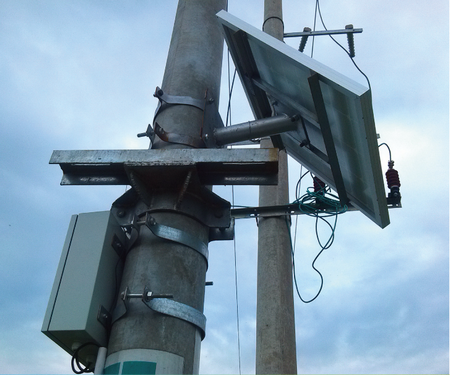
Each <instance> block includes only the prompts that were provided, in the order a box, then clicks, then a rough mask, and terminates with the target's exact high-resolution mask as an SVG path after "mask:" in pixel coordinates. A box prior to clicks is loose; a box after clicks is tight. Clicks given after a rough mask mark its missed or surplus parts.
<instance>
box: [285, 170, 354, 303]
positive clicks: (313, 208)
mask: <svg viewBox="0 0 450 375" xmlns="http://www.w3.org/2000/svg"><path fill="white" fill-rule="evenodd" d="M303 177H304V175H303V176H302V177H301V178H303ZM301 178H300V180H301ZM311 189H312V188H308V189H307V192H306V194H305V195H303V196H302V197H301V198H300V199H296V201H295V202H294V203H296V204H298V205H299V209H300V211H302V212H303V213H305V214H306V215H308V216H312V217H315V219H316V222H315V232H316V238H317V241H318V243H319V246H320V247H321V250H320V251H319V253H318V254H317V255H316V256H315V258H314V260H313V261H312V263H311V267H312V268H313V269H314V271H316V272H317V273H318V274H319V277H320V287H319V290H318V291H317V293H316V295H315V296H314V297H313V298H311V299H309V300H305V299H304V298H303V297H302V295H301V293H300V290H299V287H298V283H297V276H296V267H295V247H294V246H295V245H293V243H292V236H291V232H290V231H289V240H290V243H291V252H292V270H293V274H294V284H295V289H296V292H297V295H298V297H299V298H300V300H301V301H302V302H304V303H310V302H312V301H314V300H315V299H316V298H317V297H318V296H319V294H320V293H321V291H322V288H323V276H322V273H321V272H320V271H319V270H318V269H317V268H316V266H315V263H316V261H317V259H318V258H319V257H320V255H321V254H322V253H323V252H324V251H325V250H327V249H329V248H330V247H331V245H332V244H333V242H334V238H335V237H334V233H335V230H336V224H337V217H338V215H339V214H341V213H344V212H346V211H347V206H344V207H342V206H341V204H340V201H339V199H338V197H336V196H335V195H333V194H331V193H330V192H329V190H327V189H326V187H323V188H321V189H320V190H319V191H316V192H314V191H311ZM324 208H327V209H328V210H329V209H330V208H333V209H334V212H330V211H324ZM328 217H334V224H333V225H332V224H330V223H329V222H328V221H327V220H326V218H328ZM319 220H322V221H323V222H325V223H326V224H327V225H328V227H329V228H330V230H331V234H330V237H329V238H328V240H327V241H326V243H325V244H322V242H321V240H320V236H319V228H318V224H319ZM286 225H288V227H289V223H288V222H286Z"/></svg>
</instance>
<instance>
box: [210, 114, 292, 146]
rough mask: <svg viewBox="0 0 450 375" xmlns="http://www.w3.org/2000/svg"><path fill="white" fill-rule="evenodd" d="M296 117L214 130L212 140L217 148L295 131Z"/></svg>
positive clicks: (285, 116)
mask: <svg viewBox="0 0 450 375" xmlns="http://www.w3.org/2000/svg"><path fill="white" fill-rule="evenodd" d="M298 120H299V117H298V116H293V117H290V116H288V115H284V114H283V115H279V116H273V117H268V118H264V119H260V120H255V121H248V122H244V123H241V124H237V125H233V126H227V127H224V128H218V129H214V139H215V141H216V144H217V145H218V146H222V145H226V144H230V143H236V142H241V141H248V140H251V139H255V138H262V137H267V136H270V135H275V134H280V133H284V132H287V131H292V130H296V129H297V126H298Z"/></svg>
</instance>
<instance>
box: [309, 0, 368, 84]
mask: <svg viewBox="0 0 450 375" xmlns="http://www.w3.org/2000/svg"><path fill="white" fill-rule="evenodd" d="M316 11H318V12H319V17H320V21H321V22H322V26H323V28H324V29H325V30H326V31H328V29H327V27H326V26H325V22H324V20H323V17H322V12H321V10H320V3H319V0H316ZM329 37H330V38H331V39H332V40H333V41H334V42H335V43H336V44H337V45H338V46H339V47H341V48H342V49H343V50H344V51H345V53H346V54H347V55H348V57H350V60H351V61H352V63H353V65H354V66H355V68H356V69H357V70H358V71H359V72H360V73H361V74H362V75H363V76H364V78H365V79H366V81H367V84H368V85H369V90H372V87H371V85H370V80H369V77H367V75H366V74H365V73H364V72H363V71H362V70H361V68H360V67H359V66H358V64H356V62H355V60H354V59H353V57H352V55H351V54H350V52H349V51H347V49H346V48H345V47H344V46H343V45H342V44H340V43H339V42H338V41H337V40H336V39H334V38H333V36H331V35H329Z"/></svg>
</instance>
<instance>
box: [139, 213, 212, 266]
mask: <svg viewBox="0 0 450 375" xmlns="http://www.w3.org/2000/svg"><path fill="white" fill-rule="evenodd" d="M145 225H146V226H147V227H148V229H150V230H151V231H152V233H153V234H154V235H155V236H157V237H160V238H164V239H166V240H169V241H173V242H178V243H181V244H182V245H185V246H188V247H190V248H191V249H193V250H195V251H197V252H198V253H200V254H201V255H202V256H203V257H204V258H205V260H206V264H207V265H208V245H206V244H205V243H204V242H202V241H200V240H199V239H198V238H197V237H194V236H192V235H190V234H189V233H186V232H183V231H182V230H180V229H176V228H172V227H168V226H166V225H162V224H158V223H157V222H156V220H155V218H154V217H152V216H150V215H147V218H146V219H145Z"/></svg>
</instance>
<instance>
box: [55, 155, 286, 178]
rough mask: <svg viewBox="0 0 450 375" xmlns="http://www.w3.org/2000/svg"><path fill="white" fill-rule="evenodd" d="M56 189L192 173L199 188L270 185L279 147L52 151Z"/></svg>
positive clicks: (274, 173) (275, 167)
mask: <svg viewBox="0 0 450 375" xmlns="http://www.w3.org/2000/svg"><path fill="white" fill-rule="evenodd" d="M50 164H59V165H60V167H61V169H62V171H63V178H62V181H61V185H130V178H139V179H140V180H141V181H142V182H143V183H148V184H150V185H154V186H164V185H167V183H173V184H176V183H178V182H179V180H180V181H184V179H185V177H186V173H187V172H188V171H190V170H196V171H197V175H198V178H199V181H200V183H202V184H204V185H274V184H276V183H277V174H278V149H251V148H250V149H248V148H247V149H158V150H74V151H61V150H56V151H53V154H52V156H51V159H50Z"/></svg>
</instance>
